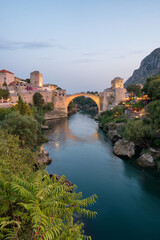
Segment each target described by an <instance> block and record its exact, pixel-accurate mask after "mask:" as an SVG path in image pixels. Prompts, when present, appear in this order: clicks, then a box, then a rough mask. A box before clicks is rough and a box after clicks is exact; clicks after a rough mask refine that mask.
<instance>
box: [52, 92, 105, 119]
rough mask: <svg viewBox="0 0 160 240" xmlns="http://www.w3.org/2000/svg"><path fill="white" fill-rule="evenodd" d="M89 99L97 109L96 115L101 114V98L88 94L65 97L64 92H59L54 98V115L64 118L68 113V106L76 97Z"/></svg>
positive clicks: (82, 93)
mask: <svg viewBox="0 0 160 240" xmlns="http://www.w3.org/2000/svg"><path fill="white" fill-rule="evenodd" d="M81 96H85V97H89V98H91V99H92V100H93V101H94V102H95V103H96V104H97V107H98V113H100V112H102V104H101V97H100V96H99V95H94V94H89V93H84V92H81V93H76V94H73V95H66V94H65V92H59V93H57V95H55V96H54V100H53V102H54V110H53V111H54V113H55V114H56V113H57V114H58V115H60V116H62V117H65V116H67V113H68V105H69V103H70V102H71V101H72V100H73V99H74V98H76V97H81Z"/></svg>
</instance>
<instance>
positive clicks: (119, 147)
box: [113, 139, 135, 158]
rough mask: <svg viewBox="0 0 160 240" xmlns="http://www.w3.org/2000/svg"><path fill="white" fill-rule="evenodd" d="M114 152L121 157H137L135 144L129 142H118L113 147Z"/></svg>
mask: <svg viewBox="0 0 160 240" xmlns="http://www.w3.org/2000/svg"><path fill="white" fill-rule="evenodd" d="M113 152H114V153H115V154H116V155H117V156H120V157H127V158H132V157H133V156H134V155H135V144H134V142H131V141H128V140H122V139H120V140H118V141H117V142H116V143H115V144H114V147H113Z"/></svg>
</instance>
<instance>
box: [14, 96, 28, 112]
mask: <svg viewBox="0 0 160 240" xmlns="http://www.w3.org/2000/svg"><path fill="white" fill-rule="evenodd" d="M14 109H15V111H19V113H20V114H21V115H28V116H32V111H31V109H30V107H29V105H28V104H27V102H23V100H22V98H21V96H19V98H18V102H17V104H16V106H15V108H14Z"/></svg>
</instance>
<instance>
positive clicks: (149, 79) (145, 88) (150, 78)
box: [142, 75, 160, 94]
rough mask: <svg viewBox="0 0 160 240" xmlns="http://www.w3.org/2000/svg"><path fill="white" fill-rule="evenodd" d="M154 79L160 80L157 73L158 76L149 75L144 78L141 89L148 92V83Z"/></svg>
mask: <svg viewBox="0 0 160 240" xmlns="http://www.w3.org/2000/svg"><path fill="white" fill-rule="evenodd" d="M154 80H160V76H159V75H158V76H154V77H149V78H147V79H146V82H145V84H144V86H143V89H142V91H143V92H145V93H146V94H148V88H149V85H150V83H151V82H152V81H154Z"/></svg>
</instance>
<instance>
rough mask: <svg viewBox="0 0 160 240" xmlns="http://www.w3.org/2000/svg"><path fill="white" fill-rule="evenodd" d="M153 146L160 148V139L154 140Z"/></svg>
mask: <svg viewBox="0 0 160 240" xmlns="http://www.w3.org/2000/svg"><path fill="white" fill-rule="evenodd" d="M153 146H155V147H158V148H160V139H155V140H154V141H153Z"/></svg>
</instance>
